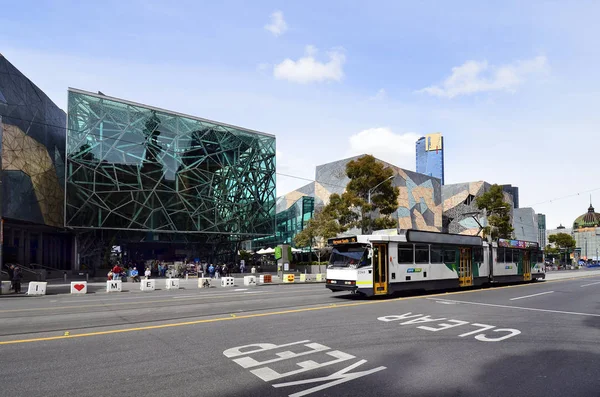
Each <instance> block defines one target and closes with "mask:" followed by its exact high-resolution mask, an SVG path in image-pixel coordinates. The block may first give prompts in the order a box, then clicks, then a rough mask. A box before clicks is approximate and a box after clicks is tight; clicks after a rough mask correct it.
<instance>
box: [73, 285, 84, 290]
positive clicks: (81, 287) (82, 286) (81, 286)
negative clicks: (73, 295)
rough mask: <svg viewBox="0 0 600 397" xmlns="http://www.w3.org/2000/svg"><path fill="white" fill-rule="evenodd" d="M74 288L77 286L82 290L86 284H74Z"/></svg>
mask: <svg viewBox="0 0 600 397" xmlns="http://www.w3.org/2000/svg"><path fill="white" fill-rule="evenodd" d="M73 288H75V289H76V290H77V291H81V290H82V289H84V288H85V285H84V284H75V285H74V286H73Z"/></svg>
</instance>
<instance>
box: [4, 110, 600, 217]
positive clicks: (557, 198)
mask: <svg viewBox="0 0 600 397" xmlns="http://www.w3.org/2000/svg"><path fill="white" fill-rule="evenodd" d="M0 116H1V115H0ZM4 117H6V118H7V119H13V120H20V121H24V122H26V123H35V124H39V125H43V126H46V127H53V128H59V129H65V130H69V128H68V127H65V126H58V125H53V124H48V123H41V122H39V121H32V120H25V119H22V118H20V117H14V116H4ZM77 132H79V131H77ZM88 135H93V136H96V137H99V134H98V133H93V132H92V133H88ZM103 138H104V139H105V140H109V139H110V140H116V138H113V137H103ZM119 140H120V141H121V142H125V143H131V144H135V145H139V144H142V143H141V142H133V141H128V140H126V139H119ZM163 151H165V152H173V151H174V150H172V149H170V148H169V149H163ZM275 174H276V175H281V176H285V177H289V178H295V179H300V180H304V181H307V182H317V183H320V184H322V185H329V186H334V187H338V188H342V189H345V188H346V186H340V185H336V184H333V183H330V182H324V181H317V180H314V179H309V178H304V177H300V176H295V175H289V174H284V173H281V172H276V173H275ZM598 190H600V187H596V188H593V189H589V190H583V191H581V192H577V193H573V194H569V195H567V196H561V197H555V198H552V199H549V200H545V201H540V202H537V203H534V204H529V205H526V206H521V207H523V208H525V207H533V206H536V205H540V204H548V203H553V202H555V201H559V200H564V199H567V198H572V197H577V196H579V195H580V194H582V193H591V192H595V191H598Z"/></svg>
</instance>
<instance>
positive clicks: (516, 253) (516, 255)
mask: <svg viewBox="0 0 600 397" xmlns="http://www.w3.org/2000/svg"><path fill="white" fill-rule="evenodd" d="M511 251H512V261H513V263H518V262H519V258H520V257H521V252H520V251H519V250H511Z"/></svg>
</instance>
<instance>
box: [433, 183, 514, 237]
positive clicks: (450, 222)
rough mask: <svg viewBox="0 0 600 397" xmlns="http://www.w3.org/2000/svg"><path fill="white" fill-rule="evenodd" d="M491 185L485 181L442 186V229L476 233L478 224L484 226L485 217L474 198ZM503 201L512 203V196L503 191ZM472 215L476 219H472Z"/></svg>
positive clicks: (460, 232)
mask: <svg viewBox="0 0 600 397" xmlns="http://www.w3.org/2000/svg"><path fill="white" fill-rule="evenodd" d="M491 187H492V185H491V184H489V183H487V182H485V181H476V182H464V183H455V184H452V185H444V186H442V200H443V208H444V231H445V232H447V233H457V234H466V235H472V236H473V235H477V233H478V232H479V231H480V229H481V228H480V226H479V224H481V226H486V225H487V219H486V217H485V216H484V215H483V212H482V211H480V210H479V209H478V208H477V205H476V201H475V199H476V198H477V197H480V196H481V195H483V194H484V193H486V192H488V191H489V190H490V188H491ZM504 201H505V202H507V203H509V204H512V202H513V199H512V196H511V195H510V194H508V193H506V192H504ZM473 216H475V218H476V219H477V221H476V220H475V219H473ZM511 220H512V206H511ZM477 222H479V224H478V223H477Z"/></svg>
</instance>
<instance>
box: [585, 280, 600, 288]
mask: <svg viewBox="0 0 600 397" xmlns="http://www.w3.org/2000/svg"><path fill="white" fill-rule="evenodd" d="M594 284H600V281H598V282H596V283H589V284H583V285H582V287H587V286H588V285H594Z"/></svg>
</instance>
